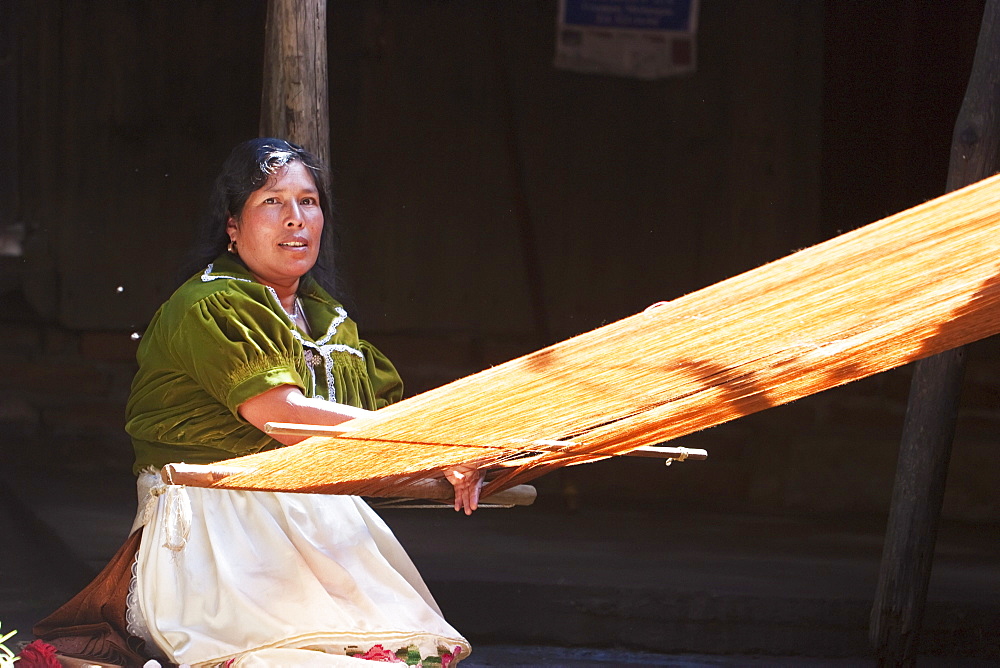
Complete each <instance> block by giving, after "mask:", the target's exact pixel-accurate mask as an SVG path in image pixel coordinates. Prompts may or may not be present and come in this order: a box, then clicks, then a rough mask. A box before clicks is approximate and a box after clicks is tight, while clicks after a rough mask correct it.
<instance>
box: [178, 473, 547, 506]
mask: <svg viewBox="0 0 1000 668" xmlns="http://www.w3.org/2000/svg"><path fill="white" fill-rule="evenodd" d="M247 472H248V470H247V469H242V468H239V467H236V466H223V465H221V464H207V465H205V464H182V463H178V464H167V465H166V466H164V467H163V468H162V469H161V470H160V478H161V479H162V480H163V482H165V483H167V484H170V485H190V486H192V487H213V486H215V485H216V483H218V482H220V481H222V480H224V479H225V478H228V477H229V476H231V475H236V474H237V473H247ZM536 495H537V493H536V491H535V488H534V487H532V486H531V485H515V486H514V487H510V488H508V489H505V490H501V491H499V492H497V493H496V494H491V495H490V496H484V497H482V499H481V500H480V503H481V504H483V505H496V506H508V507H509V506H530V505H531V504H532V503H534V501H535V497H536ZM393 496H399V497H406V498H411V499H426V500H428V501H442V502H450V501H451V500H452V499H454V498H455V493H454V489H453V488H452V486H451V483H449V482H448V481H447V480H444V479H440V478H424V479H420V480H414V481H413V482H412V483H410V484H409V485H408V486H402V487H398V488H395V489H394V490H393Z"/></svg>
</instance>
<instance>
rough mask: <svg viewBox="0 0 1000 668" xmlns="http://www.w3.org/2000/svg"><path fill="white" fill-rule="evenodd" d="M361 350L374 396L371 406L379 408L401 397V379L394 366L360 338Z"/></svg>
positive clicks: (377, 350) (376, 349)
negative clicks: (373, 403) (373, 402)
mask: <svg viewBox="0 0 1000 668" xmlns="http://www.w3.org/2000/svg"><path fill="white" fill-rule="evenodd" d="M360 348H361V352H362V353H364V356H365V366H366V369H367V371H368V378H369V379H370V380H371V384H372V393H373V395H374V398H375V405H374V406H373V408H375V409H379V408H384V407H386V406H388V405H389V404H394V403H396V402H397V401H399V400H400V399H402V398H403V379H402V378H400V377H399V373H398V372H397V371H396V367H395V366H393V364H392V362H390V361H389V358H388V357H386V356H385V355H383V354H382V352H381V351H380V350H379V349H378V348H376V347H375V346H373V345H372V344H370V343H368V342H367V341H364V340H362V341H361V342H360Z"/></svg>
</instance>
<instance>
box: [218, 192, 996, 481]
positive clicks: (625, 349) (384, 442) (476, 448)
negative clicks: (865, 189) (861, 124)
mask: <svg viewBox="0 0 1000 668" xmlns="http://www.w3.org/2000/svg"><path fill="white" fill-rule="evenodd" d="M998 275H1000V177H993V178H990V179H987V180H984V181H982V182H980V183H977V184H974V185H972V186H969V187H967V188H964V189H962V190H958V191H954V192H952V193H949V194H947V195H944V196H942V197H940V198H938V199H935V200H932V201H930V202H927V203H925V204H922V205H920V206H917V207H914V208H913V209H910V210H908V211H904V212H902V213H899V214H896V215H894V216H890V217H889V218H886V219H884V220H882V221H879V222H877V223H873V224H871V225H868V226H866V227H864V228H861V229H858V230H855V231H853V232H850V233H847V234H844V235H842V236H840V237H837V238H835V239H831V240H830V241H827V242H825V243H823V244H819V245H817V246H814V247H812V248H808V249H805V250H802V251H799V252H797V253H794V254H792V255H790V256H788V257H785V258H783V259H781V260H778V261H776V262H772V263H770V264H767V265H764V266H762V267H759V268H757V269H754V270H752V271H749V272H746V273H745V274H741V275H739V276H736V277H734V278H731V279H728V280H726V281H722V282H720V283H717V284H715V285H712V286H709V287H707V288H704V289H702V290H699V291H698V292H695V293H692V294H689V295H686V296H684V297H681V298H679V299H676V300H674V301H672V302H669V303H667V304H665V305H663V306H659V307H657V308H654V309H651V310H648V311H646V312H643V313H639V314H637V315H634V316H631V317H629V318H625V319H623V320H620V321H618V322H615V323H612V324H610V325H606V326H604V327H601V328H599V329H596V330H594V331H592V332H588V333H586V334H582V335H580V336H577V337H574V338H572V339H569V340H567V341H563V342H561V343H559V344H556V345H554V346H550V347H548V348H545V349H543V350H540V351H537V352H535V353H532V354H530V355H527V356H525V357H521V358H518V359H515V360H512V361H510V362H507V363H505V364H502V365H499V366H496V367H493V368H491V369H487V370H486V371H482V372H480V373H478V374H475V375H472V376H469V377H466V378H463V379H460V380H457V381H455V382H453V383H450V384H448V385H445V386H443V387H440V388H437V389H435V390H431V391H429V392H426V393H424V394H421V395H419V396H416V397H413V398H411V399H407V400H405V401H403V402H400V403H398V404H395V405H392V406H389V407H387V408H384V409H382V410H379V411H378V412H376V413H374V414H372V415H371V416H366V417H364V418H359V419H356V420H354V421H352V423H351V426H352V427H353V428H352V429H351V431H350V434H349V435H345V436H344V437H339V438H322V437H313V438H310V439H307V440H306V441H303V442H302V443H300V444H298V445H295V446H291V447H288V448H283V449H281V450H275V451H269V452H265V453H260V454H257V455H251V456H248V457H243V458H240V459H237V460H231V461H230V462H227V464H231V465H238V466H249V467H252V468H254V472H253V473H252V474H250V473H247V474H239V475H235V476H230V477H228V478H226V479H225V480H223V481H221V482H220V483H219V485H220V486H237V487H243V488H254V489H276V490H282V489H284V490H292V491H295V490H305V489H308V490H312V491H325V492H332V493H365V492H363V491H359V490H368V491H370V490H371V489H373V488H375V489H383V490H384V489H390V488H391V487H392V486H393V485H398V484H402V483H405V482H406V481H407V480H409V479H412V478H413V477H415V476H417V477H419V476H421V475H425V474H426V473H428V472H431V471H438V470H441V469H443V468H444V467H447V466H453V465H456V464H458V463H460V462H462V461H470V462H475V463H477V464H479V465H483V466H489V465H491V464H495V463H497V462H500V461H507V462H508V464H510V463H516V462H517V457H518V456H523V454H524V452H526V451H528V450H530V447H529V448H517V447H513V446H512V444H514V443H517V442H518V441H520V442H522V443H524V442H528V443H530V442H534V441H538V440H556V441H573V442H575V443H578V444H579V445H578V446H574V447H573V448H571V449H569V450H568V451H561V452H547V453H543V454H541V455H540V456H537V457H528V458H525V459H524V462H525V463H524V465H523V466H515V467H513V468H510V469H509V470H508V471H507V472H505V473H502V474H501V475H500V477H499V478H498V479H497V480H495V481H494V482H492V483H490V485H489V486H488V487H487V489H486V490H484V492H491V491H495V490H497V489H502V488H504V487H505V486H509V485H513V484H517V483H519V482H524V481H526V480H530V479H531V478H533V477H535V476H537V475H538V474H539V473H540V472H545V471H548V470H551V469H553V468H556V467H559V466H564V465H567V464H570V463H573V462H574V461H580V460H581V459H582V460H587V459H592V458H600V457H605V456H610V455H616V454H622V453H625V452H628V451H629V450H633V449H635V448H638V447H641V446H646V445H651V444H655V443H659V442H663V441H667V440H670V439H672V438H677V437H679V436H683V435H685V434H689V433H691V432H694V431H697V430H700V429H704V428H706V427H709V426H712V425H716V424H720V423H722V422H725V421H728V420H732V419H735V418H738V417H741V416H744V415H747V414H750V413H753V412H755V411H759V410H763V409H766V408H769V407H772V406H777V405H780V404H783V403H787V402H789V401H793V400H795V399H798V398H801V397H804V396H808V395H810V394H813V393H816V392H820V391H822V390H825V389H828V388H831V387H836V386H838V385H842V384H844V383H847V382H850V381H852V380H857V379H860V378H864V377H866V376H869V375H872V374H875V373H878V372H881V371H885V370H887V369H891V368H893V367H896V366H900V365H902V364H906V363H909V362H912V361H914V360H917V359H920V358H923V357H927V356H929V355H932V354H934V353H937V352H941V351H943V350H948V349H950V348H953V347H956V346H959V345H963V344H965V343H969V342H972V341H976V340H978V339H981V338H984V337H987V336H990V335H993V334H995V333H997V332H998V331H1000V278H998ZM445 444H452V445H450V446H448V445H445Z"/></svg>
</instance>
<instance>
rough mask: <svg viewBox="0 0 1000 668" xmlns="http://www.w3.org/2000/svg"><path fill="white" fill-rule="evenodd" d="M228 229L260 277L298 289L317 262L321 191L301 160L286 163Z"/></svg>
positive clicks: (265, 281)
mask: <svg viewBox="0 0 1000 668" xmlns="http://www.w3.org/2000/svg"><path fill="white" fill-rule="evenodd" d="M226 231H227V232H228V233H229V238H230V239H232V240H233V241H234V242H236V243H235V246H236V252H237V253H238V254H239V256H240V259H241V260H243V262H244V264H246V266H247V269H249V270H250V273H252V274H253V275H254V276H255V277H256V278H257V280H258V281H260V282H261V283H263V284H264V285H269V286H271V287H273V288H276V289H280V288H284V289H286V290H287V289H298V281H299V278H300V277H302V275H303V274H305V273H306V272H307V271H309V270H310V269H311V268H312V266H313V265H314V264H316V258H317V257H318V256H319V241H320V237H321V236H322V234H323V210H322V209H321V208H320V205H319V191H318V190H317V189H316V183H315V182H314V181H313V177H312V174H311V173H310V172H309V170H308V169H307V168H306V167H305V166H304V165H303V164H302V161H300V160H293V161H292V162H290V163H288V164H287V165H285V166H284V167H282V168H281V169H280V170H278V172H276V173H275V174H274V176H272V177H271V178H269V179H268V180H267V182H266V183H265V184H264V185H263V186H261V187H260V188H259V189H257V190H255V191H253V192H252V193H251V194H250V197H249V198H248V199H247V201H246V204H245V205H244V206H243V211H242V213H240V216H239V218H238V219H237V218H233V217H232V216H230V217H229V220H228V222H227V224H226Z"/></svg>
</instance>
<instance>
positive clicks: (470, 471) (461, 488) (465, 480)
mask: <svg viewBox="0 0 1000 668" xmlns="http://www.w3.org/2000/svg"><path fill="white" fill-rule="evenodd" d="M444 477H445V478H447V479H448V482H450V483H451V484H452V486H453V487H454V488H455V510H456V511H461V510H464V511H465V514H466V515H471V514H472V511H473V510H475V509H476V508H477V507H478V506H479V492H480V490H482V488H483V474H482V472H481V471H480V470H479V469H477V468H476V467H475V466H470V465H468V464H463V465H461V466H455V467H452V468H450V469H448V470H447V471H445V472H444Z"/></svg>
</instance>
